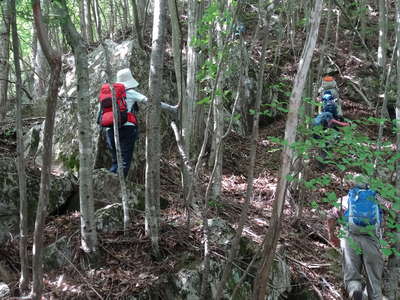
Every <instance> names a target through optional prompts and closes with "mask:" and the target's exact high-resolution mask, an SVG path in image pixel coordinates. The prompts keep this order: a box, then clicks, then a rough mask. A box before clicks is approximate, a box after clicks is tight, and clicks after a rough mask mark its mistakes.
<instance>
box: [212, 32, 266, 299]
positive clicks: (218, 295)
mask: <svg viewBox="0 0 400 300" xmlns="http://www.w3.org/2000/svg"><path fill="white" fill-rule="evenodd" d="M267 28H268V29H269V26H267ZM268 29H267V32H268ZM268 36H269V35H268V34H266V35H265V36H264V39H263V42H262V50H261V59H260V64H261V65H260V72H259V74H258V84H257V97H256V103H255V107H254V111H255V113H254V115H253V129H252V135H251V140H250V153H249V166H248V169H247V173H248V174H247V189H246V201H245V203H244V205H243V208H242V211H241V214H240V220H239V225H238V229H237V230H236V234H235V237H234V239H233V241H232V247H231V249H230V251H229V256H228V259H227V262H226V265H225V268H224V272H223V274H222V277H221V281H220V282H219V283H218V286H217V293H216V297H215V299H217V300H219V299H221V298H222V295H223V290H224V287H225V284H226V282H227V281H228V277H229V275H230V274H231V270H232V263H233V260H234V259H235V257H236V256H237V252H238V249H239V243H240V239H241V236H242V232H243V228H244V225H245V223H246V220H247V214H248V209H249V204H250V201H251V199H252V198H253V192H254V187H253V181H254V166H255V161H256V150H257V139H258V135H259V120H260V107H261V100H262V93H263V86H264V84H263V81H264V70H265V52H266V48H267V41H269V39H268ZM242 59H243V60H244V59H245V58H244V57H242ZM246 67H248V66H246ZM243 82H244V78H243V75H241V76H240V82H239V85H241V84H242V83H243Z"/></svg>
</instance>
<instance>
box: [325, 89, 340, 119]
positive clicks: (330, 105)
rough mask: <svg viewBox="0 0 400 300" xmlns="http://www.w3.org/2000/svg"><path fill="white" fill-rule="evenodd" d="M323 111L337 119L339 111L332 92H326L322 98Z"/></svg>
mask: <svg viewBox="0 0 400 300" xmlns="http://www.w3.org/2000/svg"><path fill="white" fill-rule="evenodd" d="M322 103H323V106H322V111H323V112H330V113H331V114H332V115H333V117H334V118H336V117H337V114H338V109H337V105H336V101H335V97H334V96H333V95H332V92H331V91H325V92H324V94H323V96H322Z"/></svg>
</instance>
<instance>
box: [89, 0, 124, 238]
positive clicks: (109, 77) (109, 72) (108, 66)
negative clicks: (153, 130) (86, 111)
mask: <svg viewBox="0 0 400 300" xmlns="http://www.w3.org/2000/svg"><path fill="white" fill-rule="evenodd" d="M95 8H96V11H95V13H96V28H97V35H98V36H99V37H101V18H100V13H99V9H100V8H99V3H98V1H97V0H96V1H95ZM100 41H101V45H102V47H103V50H104V56H105V61H106V74H107V80H108V83H109V85H110V88H111V91H112V109H113V123H114V124H113V126H114V142H115V150H116V151H115V152H116V154H117V165H118V170H117V174H118V178H119V183H120V185H121V194H122V208H123V213H124V233H125V234H127V229H128V226H129V222H130V216H129V205H128V192H127V189H126V182H125V176H124V173H123V167H122V155H121V145H120V139H119V114H118V107H117V100H116V97H115V91H114V88H113V85H112V83H113V82H114V81H113V78H112V67H111V60H110V55H109V53H108V48H107V45H106V43H105V41H104V40H103V39H100Z"/></svg>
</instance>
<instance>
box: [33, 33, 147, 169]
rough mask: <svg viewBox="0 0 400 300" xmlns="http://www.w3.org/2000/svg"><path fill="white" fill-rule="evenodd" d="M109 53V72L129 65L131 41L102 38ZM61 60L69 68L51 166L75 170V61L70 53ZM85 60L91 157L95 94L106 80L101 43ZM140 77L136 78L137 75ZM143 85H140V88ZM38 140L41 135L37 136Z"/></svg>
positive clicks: (39, 158)
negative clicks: (87, 74)
mask: <svg viewBox="0 0 400 300" xmlns="http://www.w3.org/2000/svg"><path fill="white" fill-rule="evenodd" d="M106 44H107V46H108V50H109V53H110V54H111V57H110V62H111V66H112V71H113V74H116V72H117V71H118V70H119V69H121V68H127V67H129V58H130V55H131V52H132V47H134V45H133V42H132V41H125V42H122V43H121V44H116V43H114V42H112V41H109V40H108V41H106ZM64 60H65V61H64V63H65V64H66V65H67V66H68V69H69V71H68V72H67V73H66V74H65V78H64V80H63V82H64V84H63V86H62V88H61V90H60V93H59V96H60V97H59V101H58V105H57V112H56V119H55V128H54V142H53V143H54V144H53V149H54V150H53V153H54V154H53V168H54V169H56V170H58V171H61V172H63V171H74V172H77V170H78V166H79V140H78V122H77V120H78V103H77V98H76V96H77V84H76V76H75V64H74V58H73V56H68V57H66V58H65V59H64ZM88 60H89V74H90V78H89V81H90V82H89V92H90V96H89V99H87V101H89V102H90V105H91V114H90V116H89V118H90V119H91V120H93V122H92V133H93V135H92V137H93V139H92V145H93V153H94V156H96V155H97V146H98V139H99V135H100V130H99V127H98V125H97V123H96V120H97V113H98V107H99V105H98V100H97V97H98V93H99V90H100V87H101V85H102V84H103V83H105V82H106V73H105V70H106V61H105V55H104V51H103V48H102V46H99V47H98V48H97V49H95V50H94V51H92V52H91V53H90V54H89V55H88ZM137 79H138V80H140V78H137ZM144 86H145V85H140V87H139V91H140V88H142V87H144ZM41 140H43V137H42V136H41ZM42 152H43V145H42V142H41V143H40V144H39V147H38V151H37V155H36V163H37V164H38V165H42V156H41V154H42Z"/></svg>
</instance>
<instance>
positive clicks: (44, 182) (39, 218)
mask: <svg viewBox="0 0 400 300" xmlns="http://www.w3.org/2000/svg"><path fill="white" fill-rule="evenodd" d="M32 7H33V15H34V20H35V26H36V31H37V34H38V40H39V42H40V46H41V48H42V50H43V53H44V55H45V56H46V58H47V61H48V63H49V65H50V69H51V73H50V81H49V82H48V85H49V90H48V94H47V99H46V100H47V101H46V102H47V108H46V122H45V126H44V137H43V157H46V158H47V159H46V160H44V163H43V166H42V171H41V180H40V192H39V201H38V205H37V212H36V222H35V231H34V237H33V249H32V252H33V259H32V267H33V284H32V294H31V296H32V299H33V300H40V299H41V298H42V290H43V258H42V256H43V229H44V223H45V219H46V215H47V204H48V200H49V189H50V171H51V163H52V154H53V153H52V152H53V131H54V119H55V112H56V104H57V96H58V88H59V86H60V82H59V79H60V72H61V55H60V54H59V53H58V52H56V51H55V50H53V49H52V48H51V47H50V45H49V36H48V33H47V30H46V28H45V27H44V26H43V21H42V10H41V5H40V0H33V1H32Z"/></svg>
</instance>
